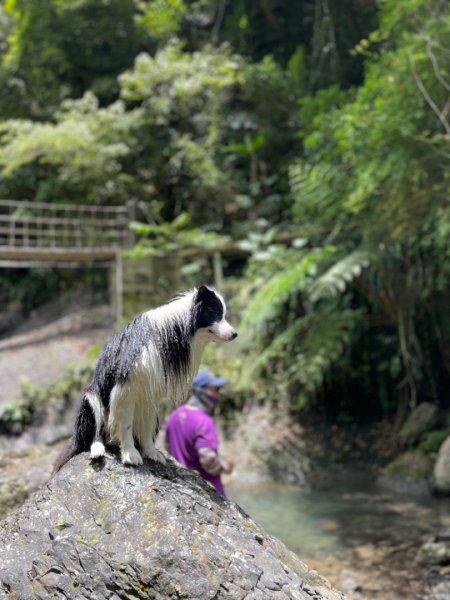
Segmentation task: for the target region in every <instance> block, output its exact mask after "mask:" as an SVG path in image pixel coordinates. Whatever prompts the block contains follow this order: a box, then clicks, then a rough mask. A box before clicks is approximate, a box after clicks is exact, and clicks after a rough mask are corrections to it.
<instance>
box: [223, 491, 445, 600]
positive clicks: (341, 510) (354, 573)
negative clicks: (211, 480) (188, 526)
mask: <svg viewBox="0 0 450 600" xmlns="http://www.w3.org/2000/svg"><path fill="white" fill-rule="evenodd" d="M227 492H228V496H229V497H230V499H232V500H234V501H236V502H237V503H238V504H239V505H240V506H241V507H242V508H243V509H244V510H245V511H246V512H247V513H248V514H249V515H250V516H251V517H252V518H253V519H254V520H255V521H256V522H257V523H259V524H260V525H261V526H262V527H263V528H264V529H265V530H266V531H267V532H268V533H270V534H271V535H274V536H275V537H277V538H279V539H280V540H281V541H283V542H284V543H285V545H286V546H287V547H288V548H289V549H290V550H292V551H294V552H295V553H296V554H298V555H299V557H300V558H301V559H302V560H303V561H305V562H306V563H311V564H312V566H314V567H315V568H317V569H318V570H319V571H320V572H321V573H322V574H323V575H325V576H326V577H328V578H329V579H330V580H331V581H332V582H333V583H334V584H335V585H336V586H338V587H340V588H341V589H342V588H343V586H344V587H345V585H347V584H348V586H349V589H345V590H344V591H345V592H346V593H347V594H348V597H349V598H380V599H382V600H387V599H389V600H390V599H391V598H393V599H394V598H395V599H397V598H398V599H402V600H410V599H411V598H415V597H416V596H415V593H414V592H413V590H414V589H416V588H417V589H419V588H420V585H421V584H420V581H419V580H420V577H421V575H420V573H421V569H420V567H419V566H418V565H417V563H415V557H416V555H417V551H418V549H419V547H420V545H421V543H422V541H423V540H424V539H426V537H427V536H430V535H433V534H435V533H437V532H438V531H439V530H441V529H443V528H444V527H448V526H450V502H449V501H448V500H444V499H442V500H436V499H434V500H431V499H430V500H426V501H424V502H422V503H419V502H413V501H408V500H405V499H403V498H402V497H398V496H395V495H390V494H387V493H383V492H380V491H379V490H377V489H376V488H374V487H371V486H367V487H361V486H359V487H356V486H355V487H351V486H346V487H341V488H337V487H336V488H332V489H326V490H310V491H308V490H303V489H299V488H298V487H293V486H288V485H280V484H274V483H273V484H268V485H263V486H258V487H254V488H252V489H250V488H245V487H242V486H238V485H236V484H233V485H231V486H229V487H228V488H227ZM347 572H349V573H350V574H351V576H350V575H345V573H347ZM343 573H344V575H345V576H344V575H343ZM345 577H347V579H345ZM349 577H350V579H351V581H350V582H349V581H347V580H348V579H349ZM352 578H353V579H352ZM388 579H389V583H388V584H386V585H387V587H388V589H389V592H387V591H386V589H383V588H382V586H381V585H380V581H384V582H387V580H388ZM406 586H409V587H408V590H409V591H408V592H406V591H405V590H406V589H407V588H406ZM414 586H416V588H415V587H414ZM351 588H353V589H362V588H364V589H371V590H372V592H371V593H369V592H367V595H365V594H364V593H362V595H361V594H360V593H358V594H356V595H352V593H351V592H352V589H351ZM395 588H397V591H396V589H395ZM377 590H378V591H377ZM413 593H414V595H413ZM405 594H406V595H405Z"/></svg>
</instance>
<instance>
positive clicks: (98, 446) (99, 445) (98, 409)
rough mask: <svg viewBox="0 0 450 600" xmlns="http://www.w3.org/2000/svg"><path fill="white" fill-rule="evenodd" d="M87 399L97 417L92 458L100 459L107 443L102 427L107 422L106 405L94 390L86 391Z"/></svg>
mask: <svg viewBox="0 0 450 600" xmlns="http://www.w3.org/2000/svg"><path fill="white" fill-rule="evenodd" d="M85 398H86V400H87V401H88V402H89V404H90V406H91V408H92V412H93V413H94V419H95V435H94V439H93V441H92V444H91V454H90V456H91V459H92V460H98V459H99V458H103V457H104V456H105V452H106V449H105V445H104V444H103V441H102V427H103V425H104V423H105V407H104V406H103V404H102V401H101V400H100V398H99V397H98V395H97V394H95V393H93V392H88V393H86V396H85Z"/></svg>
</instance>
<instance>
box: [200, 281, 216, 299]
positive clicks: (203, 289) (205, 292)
mask: <svg viewBox="0 0 450 600" xmlns="http://www.w3.org/2000/svg"><path fill="white" fill-rule="evenodd" d="M213 295H214V287H213V286H212V285H206V284H205V285H199V286H198V287H197V298H199V299H202V298H206V297H207V296H213Z"/></svg>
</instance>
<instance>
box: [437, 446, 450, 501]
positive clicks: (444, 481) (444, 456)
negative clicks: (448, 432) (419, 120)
mask: <svg viewBox="0 0 450 600" xmlns="http://www.w3.org/2000/svg"><path fill="white" fill-rule="evenodd" d="M433 476H434V485H435V488H436V489H437V490H438V491H439V492H442V493H445V494H450V436H449V437H448V438H447V439H446V440H445V442H444V443H443V444H442V446H441V447H440V449H439V453H438V457H437V460H436V464H435V465H434V473H433Z"/></svg>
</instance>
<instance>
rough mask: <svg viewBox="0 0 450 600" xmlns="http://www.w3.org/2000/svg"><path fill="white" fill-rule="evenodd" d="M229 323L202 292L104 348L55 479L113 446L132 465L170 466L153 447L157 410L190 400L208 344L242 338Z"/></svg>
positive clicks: (211, 294)
mask: <svg viewBox="0 0 450 600" xmlns="http://www.w3.org/2000/svg"><path fill="white" fill-rule="evenodd" d="M225 317H226V306H225V302H224V300H223V298H222V296H221V295H220V294H219V293H218V292H217V291H216V290H214V289H213V288H210V287H208V286H205V285H202V286H200V287H198V288H195V289H194V290H192V291H190V292H186V293H184V294H181V295H179V296H177V297H176V298H174V299H173V300H171V301H170V302H169V303H168V304H164V305H163V306H160V307H158V308H155V309H154V310H150V311H148V312H145V313H143V314H141V315H139V316H138V317H136V318H135V319H134V320H133V321H132V322H131V323H129V324H128V325H127V326H126V327H125V328H124V329H123V330H121V331H119V332H118V333H117V334H116V335H115V336H114V337H113V338H112V339H111V340H110V341H109V342H108V343H107V344H106V346H105V347H104V348H103V351H102V353H101V355H100V358H99V360H98V363H97V366H96V368H95V371H94V375H93V378H92V381H91V383H90V385H89V386H88V388H87V389H86V391H85V392H84V395H83V396H82V399H81V404H80V407H79V409H78V414H77V417H76V421H75V426H74V431H73V435H72V438H71V440H70V442H69V444H68V446H67V447H66V448H65V449H64V450H63V451H62V453H61V455H60V456H59V457H58V458H57V460H56V462H55V466H54V472H56V471H58V470H59V469H60V468H61V467H62V466H63V465H64V464H65V463H66V462H67V461H68V460H69V459H70V458H72V456H75V454H79V453H80V452H84V451H87V450H89V449H90V452H91V458H92V459H99V458H101V457H103V456H104V455H105V443H106V442H111V443H113V444H119V445H120V450H121V457H122V462H123V463H125V464H129V465H141V464H142V456H144V457H147V458H151V459H153V460H157V461H160V462H165V459H164V456H163V455H162V454H161V453H160V452H158V450H156V448H155V445H154V439H155V435H156V429H157V424H158V406H159V404H160V402H161V401H162V400H163V399H168V400H170V401H172V402H173V403H174V404H175V403H176V404H178V403H180V402H181V401H182V400H184V399H185V397H186V394H187V391H188V388H189V384H190V382H191V380H192V377H193V376H194V375H195V374H196V373H197V370H198V368H199V365H200V359H201V355H202V352H203V349H204V347H205V344H206V343H207V342H209V341H215V342H229V341H231V340H233V339H234V338H235V337H236V336H237V333H236V331H235V330H234V329H233V327H232V326H231V325H230V324H229V323H228V322H227V321H226V319H225ZM135 442H137V445H138V446H139V448H140V450H141V452H142V455H141V452H139V450H138V449H137V448H136V446H135Z"/></svg>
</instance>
